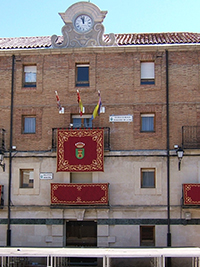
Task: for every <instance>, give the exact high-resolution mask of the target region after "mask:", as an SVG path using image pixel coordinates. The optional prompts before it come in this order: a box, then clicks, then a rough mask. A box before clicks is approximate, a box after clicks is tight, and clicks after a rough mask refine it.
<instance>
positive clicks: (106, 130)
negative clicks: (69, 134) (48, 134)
mask: <svg viewBox="0 0 200 267" xmlns="http://www.w3.org/2000/svg"><path fill="white" fill-rule="evenodd" d="M62 129H64V130H65V129H66V130H67V129H72V128H62ZM73 129H74V128H73ZM76 129H82V128H76ZM88 129H103V130H104V150H110V128H109V127H99V128H97V127H96V128H94V127H93V128H88ZM57 130H58V128H53V129H52V150H56V148H57Z"/></svg>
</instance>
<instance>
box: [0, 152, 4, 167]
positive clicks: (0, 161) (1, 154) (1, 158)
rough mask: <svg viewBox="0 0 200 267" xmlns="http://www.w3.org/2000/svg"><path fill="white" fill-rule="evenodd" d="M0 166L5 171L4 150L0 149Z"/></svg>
mask: <svg viewBox="0 0 200 267" xmlns="http://www.w3.org/2000/svg"><path fill="white" fill-rule="evenodd" d="M0 166H1V167H2V169H3V171H4V172H5V163H4V152H3V151H2V150H0Z"/></svg>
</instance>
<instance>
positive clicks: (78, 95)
mask: <svg viewBox="0 0 200 267" xmlns="http://www.w3.org/2000/svg"><path fill="white" fill-rule="evenodd" d="M77 98H78V99H77V101H78V104H79V111H80V116H82V115H83V104H82V101H81V97H80V94H79V90H77Z"/></svg>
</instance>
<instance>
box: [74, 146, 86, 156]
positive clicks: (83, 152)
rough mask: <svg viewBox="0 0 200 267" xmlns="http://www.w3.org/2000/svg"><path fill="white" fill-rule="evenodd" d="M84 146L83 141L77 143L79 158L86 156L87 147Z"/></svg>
mask: <svg viewBox="0 0 200 267" xmlns="http://www.w3.org/2000/svg"><path fill="white" fill-rule="evenodd" d="M84 146H85V144H84V143H83V142H78V143H76V144H75V147H76V157H77V159H82V158H83V157H84V156H85V149H84V148H83V147H84Z"/></svg>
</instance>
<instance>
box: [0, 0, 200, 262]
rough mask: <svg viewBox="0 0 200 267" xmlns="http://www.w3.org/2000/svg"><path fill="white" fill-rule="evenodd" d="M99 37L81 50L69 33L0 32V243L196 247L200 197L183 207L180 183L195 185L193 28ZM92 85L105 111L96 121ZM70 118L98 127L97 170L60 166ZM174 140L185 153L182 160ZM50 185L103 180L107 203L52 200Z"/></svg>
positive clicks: (199, 90)
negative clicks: (60, 139)
mask: <svg viewBox="0 0 200 267" xmlns="http://www.w3.org/2000/svg"><path fill="white" fill-rule="evenodd" d="M80 3H81V2H80ZM80 3H77V4H75V5H73V6H72V7H73V12H74V14H78V13H79V12H80V10H81V6H82V5H81V4H80ZM84 3H85V5H86V10H87V8H88V7H91V8H93V9H94V10H96V8H97V7H96V6H94V5H93V4H92V3H86V2H84ZM72 7H70V8H69V9H68V10H70V11H71V9H72ZM88 10H89V11H87V12H88V14H89V15H90V16H92V15H94V14H93V13H92V12H93V11H91V10H90V9H88ZM98 11H99V10H98ZM67 12H68V11H66V13H65V15H66V16H67V14H68V13H67ZM87 12H86V13H87ZM90 12H91V13H90ZM74 16H75V15H74ZM68 20H69V19H68ZM93 20H94V21H93V24H94V25H93V27H94V26H95V25H96V24H95V23H96V22H95V19H93ZM97 22H98V23H100V24H101V23H102V21H100V22H99V21H97ZM67 23H70V22H69V21H67V22H65V26H64V27H67V25H68V24H67ZM74 23H75V22H74ZM71 24H72V23H71ZM72 25H73V24H72ZM73 27H75V26H74V25H73ZM92 31H93V30H92ZM78 34H80V35H81V36H85V34H86V33H80V32H79V33H78ZM89 37H90V38H92V37H93V35H91V36H89ZM103 37H104V42H105V43H103V45H102V44H101V43H100V44H97V45H96V46H92V45H91V44H89V45H87V44H86V45H82V46H79V47H76V46H75V47H71V46H70V45H68V46H67V45H65V47H62V44H63V43H64V42H65V37H63V38H62V37H59V42H58V43H56V41H53V40H54V39H51V38H50V37H27V38H26V37H24V38H0V81H1V82H0V92H1V98H0V112H1V119H0V128H1V129H2V134H1V153H3V154H4V163H5V171H3V168H1V169H0V181H1V182H0V184H1V185H2V187H1V191H2V201H1V205H2V209H1V211H0V245H1V246H6V245H11V246H43V247H62V246H71V245H72V244H73V245H77V246H78V245H80V246H84V244H85V245H87V246H90V245H92V246H96V247H140V246H141V247H144V246H153V247H154V246H155V247H156V246H157V247H165V246H171V245H172V246H199V234H200V231H199V218H200V212H199V209H198V205H199V203H200V202H198V201H200V199H198V197H197V199H196V198H195V197H196V195H195V197H194V198H195V201H196V202H195V203H193V199H192V197H193V196H192V195H191V196H190V198H191V202H190V203H189V205H188V204H187V205H184V200H185V199H184V194H183V193H184V192H183V189H182V188H183V187H182V185H183V184H192V185H196V187H197V189H198V184H199V182H200V171H199V170H200V158H199V149H200V146H199V144H200V142H199V138H198V131H199V126H200V119H199V118H200V111H199V103H200V101H199V100H200V82H199V77H200V69H199V62H200V46H199V43H200V34H193V33H166V34H164V33H162V34H159V33H156V34H143V35H137V34H132V35H130V34H129V35H128V34H118V35H117V34H116V35H115V42H113V43H111V44H110V45H105V44H106V42H107V44H109V42H108V40H109V38H110V39H112V35H110V37H109V35H104V36H103ZM73 38H74V36H73ZM94 38H97V37H96V35H95V34H94ZM69 39H70V38H69ZM97 41H98V40H97ZM51 42H52V43H53V42H54V46H53V45H52V44H51ZM62 42H63V43H62ZM97 43H98V42H97ZM56 45H57V46H56ZM59 45H60V47H59ZM82 67H83V68H86V71H88V75H89V80H88V81H87V82H88V84H87V85H86V86H85V84H78V82H83V81H81V79H80V80H79V77H78V74H77V72H78V71H79V70H78V68H82ZM30 70H31V71H30ZM80 71H82V69H81V70H80ZM30 73H31V74H30ZM77 89H78V90H79V92H80V96H81V100H82V102H83V106H84V113H83V116H82V117H80V115H79V106H78V103H77ZM55 91H57V92H58V94H59V98H60V102H61V105H62V107H63V108H64V113H62V112H60V113H59V111H58V108H57V106H56V105H57V104H56V97H55ZM98 91H100V93H101V101H102V107H103V109H102V113H101V114H100V116H98V117H97V118H95V119H94V120H91V119H90V118H91V116H92V113H93V110H94V107H95V105H96V104H97V101H98ZM12 92H13V94H12ZM12 99H13V105H12ZM12 111H13V114H12ZM111 117H113V118H114V121H112V120H111ZM125 117H126V118H125ZM127 118H128V119H127ZM75 119H77V120H78V123H80V122H81V121H82V123H83V124H82V125H80V126H81V127H83V128H85V127H86V128H87V126H86V125H85V122H83V119H85V120H86V121H87V123H89V124H90V128H91V127H92V128H103V129H104V135H105V134H106V135H107V137H106V138H105V141H106V142H107V143H106V145H105V151H104V172H89V173H88V172H87V173H70V172H57V171H56V160H57V159H56V158H57V154H56V152H57V137H56V133H57V129H64V128H70V127H72V128H73V126H74V125H73V126H72V124H74V123H75ZM11 122H12V123H11ZM32 127H33V128H32ZM194 130H195V131H194ZM174 145H178V147H179V148H181V149H184V156H183V159H182V160H181V164H180V165H178V157H177V150H176V149H175V148H174ZM2 164H3V163H2ZM179 167H180V170H179ZM47 174H49V176H48V175H47ZM42 175H46V177H47V176H48V177H47V178H46V179H44V176H42ZM27 177H28V178H27ZM27 179H28V180H27ZM27 181H28V182H27ZM52 183H59V184H64V185H65V184H76V183H82V184H99V183H100V184H101V183H102V184H103V183H108V184H109V189H108V194H109V202H108V203H107V204H106V205H52V203H51V193H52V192H51V184H52ZM9 189H10V190H11V191H10V196H9ZM195 190H196V189H195ZM89 194H91V195H92V193H91V192H90V193H89ZM195 194H196V193H195ZM197 195H198V193H197ZM87 223H88V225H87ZM90 224H91V225H90ZM73 227H75V228H76V229H79V230H80V227H83V229H84V231H85V232H86V233H87V234H88V236H87V235H86V236H85V237H83V236H82V237H77V235H76V233H75V234H74V235H73V234H72V228H73ZM88 229H89V230H88ZM89 233H90V234H89ZM80 239H81V240H80ZM77 240H79V241H77ZM78 242H80V243H78ZM176 266H177V265H176Z"/></svg>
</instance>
